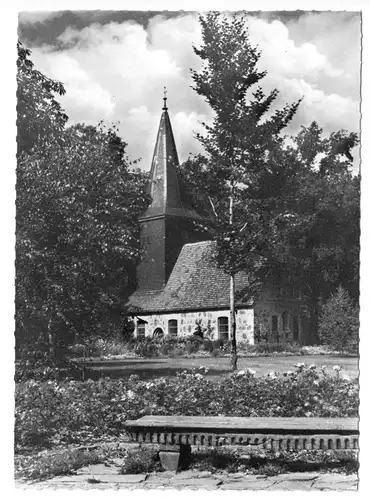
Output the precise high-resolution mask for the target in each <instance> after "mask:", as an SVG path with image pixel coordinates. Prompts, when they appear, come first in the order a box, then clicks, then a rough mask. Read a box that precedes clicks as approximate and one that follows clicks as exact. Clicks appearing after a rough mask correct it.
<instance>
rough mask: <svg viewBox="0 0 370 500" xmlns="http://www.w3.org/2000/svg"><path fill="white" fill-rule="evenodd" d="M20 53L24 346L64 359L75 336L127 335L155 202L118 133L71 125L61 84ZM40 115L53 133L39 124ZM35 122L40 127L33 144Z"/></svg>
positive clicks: (19, 263) (19, 281)
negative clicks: (124, 324) (28, 136)
mask: <svg viewBox="0 0 370 500" xmlns="http://www.w3.org/2000/svg"><path fill="white" fill-rule="evenodd" d="M19 50H20V56H19V61H20V62H19V64H18V76H19V92H20V93H21V96H23V97H19V102H20V107H19V109H18V117H19V120H21V122H20V135H19V144H20V150H21V151H20V153H19V155H18V165H17V199H16V209H17V213H16V348H17V351H18V353H19V352H20V351H21V350H22V349H25V350H26V351H28V352H29V351H30V350H33V351H35V350H37V351H41V352H45V351H47V350H48V348H50V353H51V354H52V357H55V358H57V359H60V358H62V357H63V355H62V354H63V352H64V351H65V345H66V344H68V343H69V342H71V340H76V339H78V338H81V337H82V338H83V337H84V336H87V335H91V334H94V333H96V332H99V333H100V334H104V331H106V332H109V333H111V332H112V330H113V331H116V332H117V331H119V330H120V328H121V315H122V313H123V312H124V309H123V304H124V303H125V300H126V298H127V297H128V295H129V293H130V291H131V290H132V289H133V286H134V284H135V281H134V280H135V268H136V262H137V258H138V257H139V254H140V241H139V225H138V216H139V215H140V214H141V213H142V212H143V210H144V209H145V208H146V206H147V203H148V197H147V195H146V194H145V193H144V184H145V177H144V176H143V174H141V173H140V172H139V171H137V170H135V169H134V168H133V166H132V165H131V164H130V161H129V159H128V157H127V155H126V153H125V147H126V144H125V143H124V142H123V140H122V139H121V138H120V137H119V136H118V134H117V131H116V129H115V128H114V127H113V128H112V129H108V130H106V129H104V128H103V127H101V126H98V127H92V126H85V125H75V126H73V127H70V128H67V129H64V123H65V119H64V116H65V115H64V114H63V113H62V111H61V110H60V107H58V105H57V104H56V101H55V102H54V100H53V98H52V97H51V95H49V94H48V92H49V93H50V92H56V91H57V90H58V89H59V90H60V92H62V87H60V86H59V84H57V83H55V82H54V83H53V82H52V81H50V80H49V79H48V78H46V77H44V76H43V75H42V74H41V73H39V72H37V71H36V70H34V69H33V67H32V63H31V62H30V61H29V59H28V56H29V51H25V49H22V48H21V47H19ZM35 89H36V90H38V91H37V92H36V90H35ZM23 101H24V102H25V103H26V104H27V106H26V105H24V106H23V104H22V103H23ZM46 103H49V104H50V106H51V109H49V108H48V107H45V106H46ZM22 106H23V107H22ZM34 109H36V110H37V119H39V120H40V121H41V123H43V124H44V125H45V127H46V126H47V127H48V128H47V130H46V129H45V130H42V131H40V130H39V129H38V128H37V127H38V126H37V124H35V123H34V120H35V119H36V118H35V117H34V114H33V110H34ZM46 118H50V121H47V119H46ZM26 124H28V126H29V128H30V129H32V130H36V131H37V134H36V135H35V137H34V138H33V139H32V147H31V146H29V147H27V148H25V147H23V146H22V144H23V143H22V141H23V139H22V134H23V132H22V130H23V129H24V128H25V127H26ZM27 130H28V129H27ZM54 132H55V133H54ZM35 344H37V349H36V348H35ZM31 346H33V347H32V348H31ZM38 358H40V356H38Z"/></svg>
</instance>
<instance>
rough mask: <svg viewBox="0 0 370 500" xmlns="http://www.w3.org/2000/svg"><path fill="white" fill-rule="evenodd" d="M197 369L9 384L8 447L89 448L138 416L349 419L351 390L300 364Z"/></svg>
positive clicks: (337, 378)
mask: <svg viewBox="0 0 370 500" xmlns="http://www.w3.org/2000/svg"><path fill="white" fill-rule="evenodd" d="M204 371H206V369H203V370H201V373H200V372H196V371H191V372H182V373H179V374H178V375H177V377H176V378H173V379H170V378H164V377H161V378H158V379H155V380H152V381H150V382H145V381H141V380H139V377H138V376H131V377H130V378H129V379H117V380H110V379H108V378H103V379H99V380H97V381H92V380H88V381H86V382H76V381H65V382H60V383H57V382H55V381H49V382H36V381H33V380H31V381H27V382H24V383H20V384H18V385H17V386H16V392H15V405H16V409H15V445H16V450H18V451H20V450H22V449H23V450H24V449H27V447H28V448H31V449H32V448H35V447H39V448H44V447H46V446H50V445H59V444H71V443H76V444H86V443H87V444H91V443H93V442H96V441H98V440H100V439H102V438H105V437H111V436H120V435H122V434H123V433H124V422H125V420H126V419H136V418H139V417H141V416H143V415H150V414H152V415H154V414H155V415H225V416H244V417H248V416H254V417H264V416H276V417H279V416H281V417H354V416H357V414H358V401H359V387H358V384H357V383H356V382H354V381H351V380H347V379H346V378H344V377H342V376H341V374H340V371H338V372H337V374H336V375H334V376H333V375H328V374H327V373H326V372H325V370H318V369H317V368H316V367H315V366H314V365H312V366H310V367H308V366H306V365H304V364H303V363H300V364H299V365H297V366H296V369H295V370H294V371H291V372H287V373H284V374H277V373H270V374H269V375H266V376H263V377H258V378H257V377H255V376H254V373H253V372H252V371H251V370H247V371H241V372H238V373H235V374H232V375H227V376H224V377H221V378H220V379H217V380H208V379H205V378H204V375H203V373H204Z"/></svg>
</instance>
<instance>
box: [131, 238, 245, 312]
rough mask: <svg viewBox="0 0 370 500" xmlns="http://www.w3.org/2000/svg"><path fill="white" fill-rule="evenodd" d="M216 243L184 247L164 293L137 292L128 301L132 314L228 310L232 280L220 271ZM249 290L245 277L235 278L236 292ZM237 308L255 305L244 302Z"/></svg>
mask: <svg viewBox="0 0 370 500" xmlns="http://www.w3.org/2000/svg"><path fill="white" fill-rule="evenodd" d="M213 253H214V243H213V242H212V241H202V242H199V243H189V244H187V245H184V246H183V248H182V250H181V253H180V255H179V257H178V259H177V262H176V264H175V267H174V268H173V271H172V273H171V276H170V278H169V280H168V282H167V285H166V287H165V288H164V289H163V290H158V291H150V292H147V291H146V292H135V293H134V294H133V295H131V297H130V299H129V304H128V305H129V309H130V311H133V310H135V311H141V312H164V311H185V310H186V311H189V310H193V311H194V310H206V309H227V308H228V307H229V306H230V278H229V276H228V275H227V274H226V273H225V272H223V271H222V270H221V269H220V268H218V267H217V264H216V261H215V259H214V257H213ZM247 286H248V280H247V277H246V275H245V274H243V273H239V274H238V275H236V277H235V290H236V291H239V290H243V289H245V288H246V287H247ZM236 305H237V306H241V305H244V307H246V306H250V305H252V302H251V300H247V301H244V302H243V300H241V301H239V302H238V303H237V304H236Z"/></svg>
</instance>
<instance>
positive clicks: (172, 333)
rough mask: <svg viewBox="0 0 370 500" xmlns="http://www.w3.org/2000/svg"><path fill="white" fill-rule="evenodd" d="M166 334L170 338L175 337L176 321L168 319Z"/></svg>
mask: <svg viewBox="0 0 370 500" xmlns="http://www.w3.org/2000/svg"><path fill="white" fill-rule="evenodd" d="M168 333H169V335H170V337H177V319H170V320H169V322H168Z"/></svg>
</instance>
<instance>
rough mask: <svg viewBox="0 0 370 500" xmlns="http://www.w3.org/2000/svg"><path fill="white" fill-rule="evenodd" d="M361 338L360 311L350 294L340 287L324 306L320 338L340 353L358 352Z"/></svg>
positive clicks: (320, 323) (321, 316)
mask: <svg viewBox="0 0 370 500" xmlns="http://www.w3.org/2000/svg"><path fill="white" fill-rule="evenodd" d="M358 336H359V311H358V307H356V306H355V305H354V304H353V301H352V300H351V298H350V297H349V294H348V292H347V291H346V290H344V288H342V287H339V288H338V291H337V293H335V294H333V295H332V296H331V298H330V299H329V300H328V301H327V302H326V304H324V306H323V308H322V312H321V315H320V320H319V337H320V340H321V342H322V343H323V344H327V345H329V346H331V347H333V348H335V349H338V350H339V351H344V350H346V349H348V350H356V348H358Z"/></svg>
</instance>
